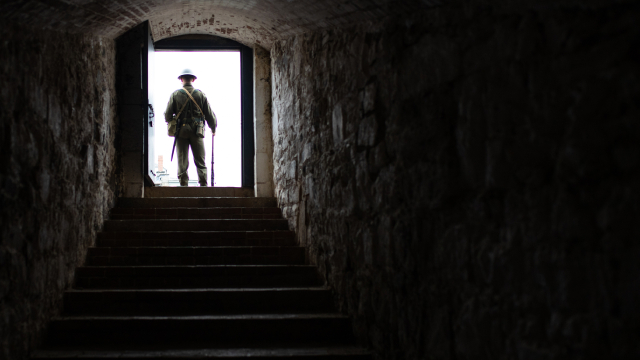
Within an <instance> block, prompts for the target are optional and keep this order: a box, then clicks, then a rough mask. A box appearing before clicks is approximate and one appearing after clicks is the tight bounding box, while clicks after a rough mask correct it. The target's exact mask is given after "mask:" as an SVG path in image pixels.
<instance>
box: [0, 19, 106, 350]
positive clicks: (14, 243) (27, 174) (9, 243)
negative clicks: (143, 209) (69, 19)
mask: <svg viewBox="0 0 640 360" xmlns="http://www.w3.org/2000/svg"><path fill="white" fill-rule="evenodd" d="M0 39H2V40H1V41H0V53H1V54H2V61H0V89H1V92H0V104H2V106H1V109H0V124H1V125H0V224H1V230H0V231H1V234H0V236H1V240H0V359H26V358H27V357H28V354H29V351H30V350H31V349H33V347H34V346H35V345H37V344H38V342H39V341H40V339H41V337H42V336H43V333H44V330H45V326H46V324H47V322H48V321H49V319H50V318H51V317H52V316H54V315H57V314H59V311H60V309H61V305H62V291H64V290H65V289H67V288H68V287H69V286H70V285H71V283H72V280H73V279H72V277H73V271H74V270H75V267H76V266H77V265H79V264H80V263H81V262H82V261H83V260H84V256H85V254H86V248H87V247H88V246H90V245H92V244H93V242H94V241H95V233H96V230H99V228H100V226H102V222H103V220H104V219H105V218H106V216H107V215H108V210H109V209H110V208H111V207H113V205H114V202H115V196H116V191H117V190H116V186H117V185H116V184H117V176H116V163H117V162H116V130H117V123H116V118H115V113H116V111H115V105H116V104H115V75H114V74H115V48H114V43H113V40H109V39H101V38H96V37H86V36H82V35H74V34H67V33H60V32H55V31H38V30H33V29H30V28H28V27H24V26H16V25H11V24H9V25H7V24H5V25H3V26H1V27H0Z"/></svg>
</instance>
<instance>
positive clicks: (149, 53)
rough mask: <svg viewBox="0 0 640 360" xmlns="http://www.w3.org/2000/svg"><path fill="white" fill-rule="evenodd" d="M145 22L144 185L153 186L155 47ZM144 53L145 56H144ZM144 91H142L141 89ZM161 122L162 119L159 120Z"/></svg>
mask: <svg viewBox="0 0 640 360" xmlns="http://www.w3.org/2000/svg"><path fill="white" fill-rule="evenodd" d="M146 23H147V27H146V28H145V29H146V30H147V31H146V38H147V42H146V47H145V49H143V51H142V54H143V57H142V64H143V68H144V64H147V71H146V72H144V75H146V81H143V82H142V84H143V86H144V85H145V84H146V96H147V97H146V99H147V118H146V119H145V127H146V129H147V131H146V133H145V144H144V150H145V151H146V152H147V153H146V156H145V167H144V169H145V178H144V180H145V186H155V185H156V184H157V183H158V179H157V176H156V173H155V171H154V170H155V162H156V154H155V149H156V147H155V142H154V138H155V129H156V127H157V126H156V118H155V112H154V109H153V105H152V104H153V89H154V81H153V80H154V72H155V68H154V66H155V61H154V54H155V51H156V50H155V49H154V48H153V38H152V37H151V29H150V27H149V25H148V24H149V23H148V22H146ZM144 55H146V57H145V56H144ZM143 92H144V91H143ZM158 110H159V112H158V114H159V116H160V117H161V118H162V114H163V111H162V110H163V109H158ZM160 123H161V124H162V123H163V122H162V121H161V122H160Z"/></svg>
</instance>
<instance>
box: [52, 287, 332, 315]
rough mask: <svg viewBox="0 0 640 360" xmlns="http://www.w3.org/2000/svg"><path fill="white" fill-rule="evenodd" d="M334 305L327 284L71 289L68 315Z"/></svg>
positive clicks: (309, 309)
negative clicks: (257, 287)
mask: <svg viewBox="0 0 640 360" xmlns="http://www.w3.org/2000/svg"><path fill="white" fill-rule="evenodd" d="M332 309H333V301H332V297H331V292H330V291H329V289H328V288H324V287H311V288H265V289H189V290H176V289H172V290H71V291H67V292H65V294H64V312H65V315H111V316H116V315H156V316H159V315H216V314H255V313H263V314H270V313H319V312H325V313H326V312H330V311H331V310H332Z"/></svg>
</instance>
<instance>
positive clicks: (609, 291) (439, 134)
mask: <svg viewBox="0 0 640 360" xmlns="http://www.w3.org/2000/svg"><path fill="white" fill-rule="evenodd" d="M476 3H479V1H478V2H476ZM486 3H488V2H486ZM502 3H505V4H506V3H507V2H502ZM520 3H525V2H520ZM526 3H528V4H530V5H527V6H525V5H515V4H516V2H509V5H508V6H507V5H505V6H491V5H484V6H479V5H478V6H472V5H468V6H465V7H455V6H453V5H452V6H441V7H439V8H437V9H434V10H430V11H427V12H422V13H414V14H413V15H411V16H408V17H404V18H402V19H389V20H387V21H385V22H382V23H375V24H373V23H372V24H361V25H354V26H352V27H350V28H347V29H334V30H327V31H322V32H315V33H310V34H306V35H300V36H295V37H292V38H290V39H288V40H286V41H281V42H277V43H276V44H275V45H274V47H273V48H272V50H271V58H272V98H273V126H274V146H275V149H274V181H275V187H276V190H275V192H276V196H277V197H278V201H279V203H280V205H281V206H282V207H283V211H284V214H285V216H286V217H287V219H289V221H290V223H291V225H292V227H293V228H295V229H296V230H297V232H298V236H299V240H300V242H301V243H302V244H305V245H307V246H308V249H309V250H308V251H309V256H310V259H311V261H312V262H313V263H316V264H318V265H319V267H320V269H321V271H322V273H323V274H324V276H325V277H326V279H327V282H328V284H329V285H330V286H332V287H333V289H334V290H335V294H336V301H337V303H338V304H339V306H340V308H341V309H342V310H343V311H345V312H347V313H349V314H350V315H351V316H352V317H353V318H354V319H355V321H354V326H355V330H356V333H357V335H358V336H359V338H360V339H361V340H362V341H363V342H365V344H368V345H369V346H371V347H372V348H374V349H375V351H376V354H377V358H379V359H412V360H413V359H457V360H460V359H603V358H619V359H622V358H637V357H639V356H640V348H639V347H638V345H637V344H638V343H639V341H640V337H639V336H638V334H639V330H640V321H639V320H640V310H638V307H637V304H640V290H639V289H640V243H639V242H638V241H637V239H638V236H639V235H640V231H639V227H638V226H637V221H638V218H639V216H640V210H639V207H640V191H639V190H640V189H639V187H640V177H639V173H638V166H639V161H640V145H639V144H640V123H639V122H638V119H639V118H640V111H639V104H640V103H639V102H638V99H640V72H639V70H638V62H639V60H640V51H639V50H638V49H639V48H640V47H639V45H640V28H639V27H638V26H637V23H638V14H639V13H640V9H639V7H638V5H637V3H635V2H632V1H618V2H616V4H615V5H614V4H612V3H613V2H602V1H600V2H572V1H560V2H553V4H552V3H551V2H545V1H531V2H526ZM534 3H535V4H534Z"/></svg>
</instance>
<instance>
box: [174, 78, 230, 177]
mask: <svg viewBox="0 0 640 360" xmlns="http://www.w3.org/2000/svg"><path fill="white" fill-rule="evenodd" d="M196 79H197V77H196V76H195V75H194V74H193V73H192V72H191V71H190V70H189V69H185V70H184V71H183V72H182V74H180V76H178V80H180V81H182V89H180V90H176V91H174V92H173V94H171V97H170V98H169V103H168V104H167V110H166V111H165V112H164V118H165V120H166V121H167V126H168V133H169V136H175V137H176V139H175V141H174V143H173V146H174V147H176V148H177V149H178V179H180V186H188V185H189V174H188V173H187V169H188V168H189V153H188V151H189V146H191V153H192V154H193V160H194V162H195V163H196V168H198V182H199V183H200V186H207V166H206V165H205V164H204V153H205V151H204V141H203V140H202V139H203V138H204V120H207V125H208V126H209V128H210V129H211V132H212V133H213V136H216V127H217V126H218V120H217V119H216V115H215V114H214V113H213V111H211V107H210V106H209V101H207V96H206V95H205V94H204V93H203V92H202V91H200V90H197V89H194V87H193V85H191V84H192V83H193V82H194V81H195V80H196ZM171 155H172V157H173V152H172V153H171ZM211 186H213V184H211Z"/></svg>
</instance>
